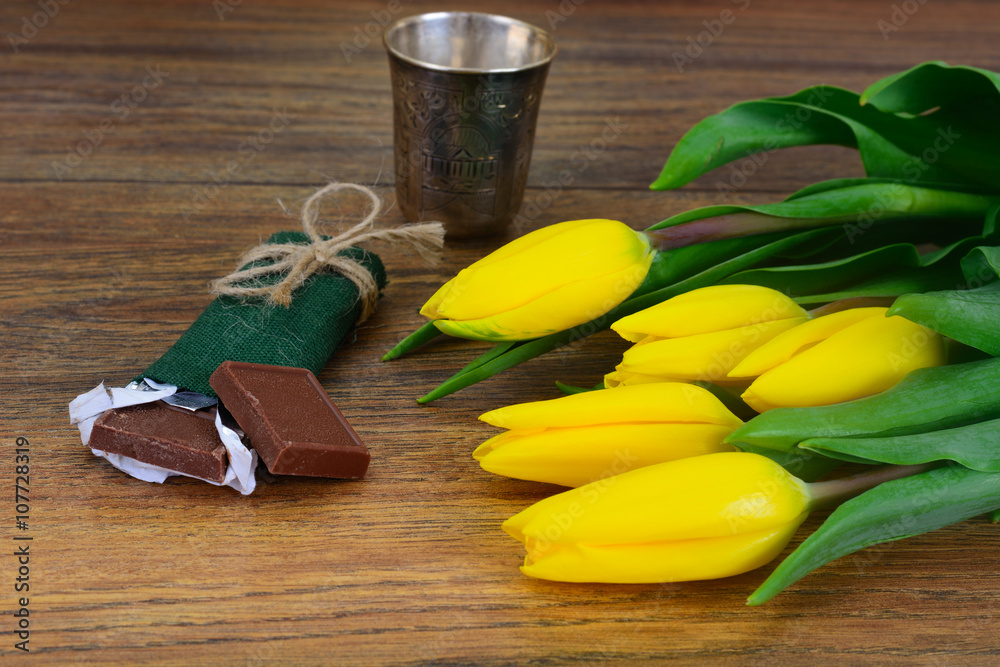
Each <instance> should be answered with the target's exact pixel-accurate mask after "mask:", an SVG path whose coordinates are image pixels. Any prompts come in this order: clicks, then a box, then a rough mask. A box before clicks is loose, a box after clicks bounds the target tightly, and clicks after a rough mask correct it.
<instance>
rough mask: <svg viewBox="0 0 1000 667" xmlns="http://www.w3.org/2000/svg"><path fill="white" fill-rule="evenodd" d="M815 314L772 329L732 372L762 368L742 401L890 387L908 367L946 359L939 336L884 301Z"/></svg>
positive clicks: (761, 407)
mask: <svg viewBox="0 0 1000 667" xmlns="http://www.w3.org/2000/svg"><path fill="white" fill-rule="evenodd" d="M853 310H855V311H859V312H852V310H847V311H842V312H840V313H833V314H831V315H826V316H824V317H820V318H817V319H815V320H813V321H811V322H809V323H807V324H803V325H802V326H801V327H797V328H796V329H792V330H791V331H788V332H786V333H785V334H782V335H781V336H777V337H775V338H774V339H772V340H771V341H770V342H769V343H767V344H766V345H765V346H762V347H760V348H758V349H757V351H756V352H755V353H754V354H753V355H751V356H748V357H747V358H746V359H745V360H744V361H743V363H742V364H741V365H740V366H738V367H737V368H736V369H734V370H733V373H732V375H734V376H735V375H740V376H744V375H750V374H756V373H760V376H759V377H758V378H757V379H756V380H754V382H753V383H752V384H751V385H750V386H749V388H748V389H747V390H746V392H745V393H744V394H743V400H744V401H745V402H746V403H747V404H748V405H749V406H750V407H752V408H753V409H754V410H757V411H758V412H764V411H766V410H770V409H772V408H777V407H807V406H817V405H831V404H833V403H842V402H844V401H850V400H853V399H856V398H863V397H865V396H871V395H872V394H877V393H879V392H882V391H885V390H886V389H888V388H890V387H892V386H893V385H895V384H896V383H897V382H899V381H900V380H902V379H903V377H904V376H905V375H906V374H907V373H909V372H910V371H913V370H916V369H918V368H927V367H930V366H940V365H942V364H944V363H946V350H945V344H944V339H943V338H942V337H941V336H940V335H939V334H937V333H935V332H933V331H931V330H930V329H927V328H926V327H922V326H920V325H919V324H915V323H913V322H910V321H909V320H907V319H904V318H902V317H898V316H895V317H888V318H887V317H885V312H886V310H887V309H885V308H858V309H853Z"/></svg>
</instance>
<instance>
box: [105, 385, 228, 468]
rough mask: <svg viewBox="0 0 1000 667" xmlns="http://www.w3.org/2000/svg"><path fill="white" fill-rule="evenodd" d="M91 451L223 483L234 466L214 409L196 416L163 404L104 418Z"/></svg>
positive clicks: (119, 411)
mask: <svg viewBox="0 0 1000 667" xmlns="http://www.w3.org/2000/svg"><path fill="white" fill-rule="evenodd" d="M90 446H91V447H92V448H93V449H99V450H101V451H102V452H110V453H112V454H121V455H122V456H128V457H129V458H133V459H136V460H137V461H142V462H143V463H150V464H152V465H156V466H160V467H161V468H166V469H167V470H174V471H176V472H182V473H184V474H185V475H191V476H192V477H200V478H201V479H207V480H209V481H212V482H218V483H221V482H222V480H223V479H224V478H225V476H226V467H227V466H228V464H229V457H228V456H227V455H226V448H225V446H224V445H223V444H222V440H220V439H219V432H218V431H217V430H216V428H215V411H214V410H212V411H211V412H209V411H198V412H191V411H190V410H185V409H183V408H177V407H174V406H172V405H167V404H166V403H164V402H162V401H154V402H152V403H144V404H142V405H132V406H129V407H127V408H115V409H114V410H109V411H108V412H106V413H104V414H103V415H101V416H100V417H98V419H97V421H96V422H94V428H93V430H92V431H91V433H90Z"/></svg>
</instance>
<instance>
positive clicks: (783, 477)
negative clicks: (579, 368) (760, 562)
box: [503, 390, 809, 544]
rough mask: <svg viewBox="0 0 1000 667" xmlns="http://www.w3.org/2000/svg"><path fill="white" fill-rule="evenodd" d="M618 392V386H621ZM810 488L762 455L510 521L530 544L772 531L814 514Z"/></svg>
mask: <svg viewBox="0 0 1000 667" xmlns="http://www.w3.org/2000/svg"><path fill="white" fill-rule="evenodd" d="M613 391H618V390H613ZM808 502H809V491H808V487H807V486H806V485H805V483H804V482H802V481H801V480H799V479H797V478H795V477H793V476H791V475H790V474H789V473H788V472H787V471H786V470H785V469H784V468H782V467H781V466H779V465H778V464H777V463H775V462H773V461H771V460H770V459H767V458H765V457H763V456H760V455H757V454H750V453H746V452H733V453H730V452H724V453H719V454H708V455H705V456H696V457H693V458H686V459H679V460H677V461H670V462H667V463H660V464H657V465H652V466H648V467H645V468H639V469H637V470H632V471H630V472H626V473H623V474H621V475H616V476H614V477H609V478H607V479H602V480H600V481H597V482H593V483H591V484H587V485H585V486H581V487H578V488H575V489H571V490H569V491H565V492H563V493H560V494H558V495H555V496H551V497H549V498H546V499H544V500H541V501H539V502H537V503H535V504H534V505H532V506H531V507H528V508H527V509H525V510H524V511H522V512H520V513H519V514H516V515H514V516H513V517H511V518H509V519H508V520H507V521H505V522H504V524H503V528H504V530H506V531H507V532H508V533H509V534H510V535H512V536H513V537H515V538H516V539H518V540H520V541H521V542H525V540H527V539H536V540H541V539H545V540H548V541H549V542H552V543H558V544H584V543H586V544H625V543H636V542H660V541H670V540H688V539H699V538H707V537H720V536H726V535H732V534H734V533H738V532H739V533H742V532H754V531H761V530H770V529H773V528H776V527H778V526H781V525H783V524H786V523H788V522H790V521H792V520H794V518H795V517H798V516H799V515H801V514H802V513H803V512H805V511H806V507H807V504H808Z"/></svg>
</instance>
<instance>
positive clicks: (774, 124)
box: [650, 63, 1000, 190]
mask: <svg viewBox="0 0 1000 667" xmlns="http://www.w3.org/2000/svg"><path fill="white" fill-rule="evenodd" d="M996 80H997V75H996V74H993V73H992V72H987V71H986V70H977V69H975V68H968V67H954V68H951V67H948V66H947V65H944V64H943V63H926V64H924V65H922V66H918V67H916V68H913V69H911V70H909V71H908V72H903V73H901V74H899V75H895V76H893V77H889V78H887V79H883V80H882V81H880V82H877V83H875V84H873V85H872V86H871V87H869V89H868V90H867V91H866V92H865V94H864V95H863V96H859V95H857V94H856V93H853V92H851V91H847V90H842V89H839V88H833V87H829V86H817V87H813V88H807V89H805V90H803V91H800V92H799V93H796V94H794V95H790V96H787V97H772V98H764V99H760V100H751V101H747V102H741V103H738V104H736V105H734V106H732V107H730V108H729V109H726V110H725V111H722V112H721V113H718V114H715V115H713V116H709V117H708V118H705V119H704V120H702V121H701V122H700V123H698V124H697V125H695V126H694V127H693V128H692V129H691V130H689V131H688V132H687V134H685V135H684V136H683V137H682V138H681V140H680V141H679V142H678V143H677V145H676V146H675V148H674V150H673V151H672V152H671V154H670V156H669V158H668V159H667V162H666V164H665V165H664V167H663V170H662V171H661V173H660V176H659V177H658V178H657V179H656V181H654V182H653V184H652V185H651V186H650V187H651V188H652V189H654V190H668V189H673V188H678V187H680V186H682V185H684V184H686V183H689V182H690V181H692V180H694V179H695V178H697V177H699V176H701V175H702V174H704V173H706V172H708V171H711V170H712V169H715V168H717V167H720V166H722V165H724V164H727V163H729V162H732V161H734V160H738V159H743V158H745V157H747V156H748V155H752V154H754V153H760V152H764V151H772V150H776V149H780V148H786V147H789V146H804V145H819V144H832V145H839V146H848V147H855V148H858V150H859V152H860V154H861V160H862V162H863V164H864V167H865V173H866V174H867V175H868V176H873V177H888V178H897V179H902V180H905V181H908V182H918V183H931V182H938V183H953V184H974V185H979V186H985V187H989V188H991V189H993V190H995V189H996V183H997V182H998V181H1000V164H998V163H997V161H996V160H995V159H994V156H995V155H997V154H998V153H1000V135H998V134H997V133H996V132H995V122H996V118H997V116H998V111H997V101H996V100H997V97H998V95H997V89H996ZM915 109H919V111H916V110H915Z"/></svg>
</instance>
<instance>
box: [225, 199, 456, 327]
mask: <svg viewBox="0 0 1000 667" xmlns="http://www.w3.org/2000/svg"><path fill="white" fill-rule="evenodd" d="M342 190H355V191H357V192H360V193H362V194H364V195H367V196H368V198H369V199H370V200H371V208H370V209H369V211H368V213H367V214H366V215H365V217H364V219H363V220H361V222H359V223H357V224H356V225H354V226H353V227H351V228H350V229H347V230H346V231H344V232H342V233H340V234H338V235H336V236H333V237H330V238H324V237H323V235H322V234H321V224H320V222H319V205H320V202H321V201H322V200H323V199H324V198H325V197H327V196H328V195H331V194H333V193H336V192H340V191H342ZM381 211H382V199H381V197H379V196H378V195H377V194H375V192H374V191H372V189H371V188H368V187H365V186H364V185H358V184H356V183H330V184H329V185H327V186H325V187H323V188H320V189H319V190H317V191H316V192H314V193H313V194H312V196H310V197H309V199H307V200H306V202H305V204H303V206H302V229H303V230H304V231H305V233H306V236H308V237H309V242H308V243H277V244H271V243H264V244H261V245H259V246H257V247H256V248H253V249H252V250H250V251H249V252H247V253H246V254H245V255H243V257H242V258H240V262H239V266H246V267H247V268H245V269H237V270H236V271H233V272H232V273H230V274H229V275H228V276H225V277H223V278H219V279H218V280H215V281H213V282H212V285H211V288H212V292H213V293H215V294H220V295H226V296H236V297H242V298H248V297H264V298H265V299H267V301H268V302H269V303H271V304H276V305H280V306H285V307H286V308H287V307H288V306H290V305H291V303H292V292H294V291H295V290H296V288H298V287H299V286H300V285H301V284H302V283H303V282H305V280H306V279H307V278H308V277H309V276H311V275H312V274H314V273H316V272H317V271H320V270H329V271H334V272H336V273H339V274H341V275H343V276H344V277H345V278H348V279H349V280H350V281H351V282H353V283H354V284H355V285H357V287H358V298H359V299H360V301H361V314H360V315H359V316H358V322H357V323H358V324H361V323H362V322H364V321H365V320H366V319H368V317H369V316H370V315H371V314H372V313H373V312H375V305H376V304H377V303H378V284H377V283H376V282H375V278H374V277H373V276H372V274H371V273H370V272H369V271H368V269H366V268H365V267H364V265H363V264H361V263H360V262H358V261H356V260H354V259H352V258H350V257H346V256H344V255H341V254H339V253H340V252H341V251H343V250H346V249H347V248H349V247H351V246H354V245H357V244H359V243H363V242H365V241H387V242H389V243H393V244H402V245H406V246H409V247H411V248H413V249H414V250H416V251H417V253H418V254H419V255H420V256H421V257H423V258H424V259H425V260H427V261H429V262H432V263H433V262H434V261H435V260H436V259H437V257H436V254H435V251H436V250H438V249H439V248H441V246H442V245H444V226H443V225H442V224H441V223H440V222H426V223H420V224H415V225H402V226H400V227H394V228H392V229H380V230H376V229H374V228H373V223H374V221H375V219H376V218H377V217H378V215H379V213H381ZM260 262H267V263H265V264H260ZM273 274H284V275H283V277H282V278H281V280H279V281H278V282H276V283H274V284H270V285H261V284H260V281H259V279H260V278H261V277H263V276H267V275H273Z"/></svg>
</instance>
